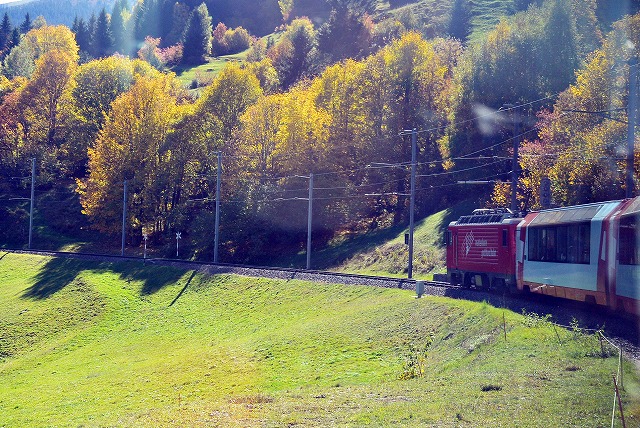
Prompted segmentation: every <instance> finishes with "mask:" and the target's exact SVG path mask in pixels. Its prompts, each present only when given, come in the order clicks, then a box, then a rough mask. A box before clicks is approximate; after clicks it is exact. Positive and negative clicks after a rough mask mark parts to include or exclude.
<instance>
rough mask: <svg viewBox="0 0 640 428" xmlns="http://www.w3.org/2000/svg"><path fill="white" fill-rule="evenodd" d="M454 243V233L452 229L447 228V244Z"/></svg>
mask: <svg viewBox="0 0 640 428" xmlns="http://www.w3.org/2000/svg"><path fill="white" fill-rule="evenodd" d="M452 244H453V233H451V231H450V230H447V245H449V246H451V245H452Z"/></svg>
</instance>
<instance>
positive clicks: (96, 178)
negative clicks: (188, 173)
mask: <svg viewBox="0 0 640 428" xmlns="http://www.w3.org/2000/svg"><path fill="white" fill-rule="evenodd" d="M177 90H178V84H177V82H176V81H175V80H174V77H173V76H170V75H160V76H158V77H155V78H149V77H140V78H139V79H138V80H137V81H136V83H135V84H134V85H133V86H132V87H131V89H130V90H129V91H127V92H126V93H124V94H122V95H121V96H119V97H118V98H117V99H116V100H115V101H114V102H113V104H112V110H111V112H110V114H109V115H108V116H107V119H106V121H105V124H104V127H103V129H102V130H101V131H100V133H99V135H98V139H97V141H96V144H95V147H94V148H91V149H89V176H88V178H87V179H86V180H81V181H78V192H79V193H80V197H81V198H80V200H81V204H82V207H83V212H84V213H85V214H87V215H88V216H89V217H90V218H91V220H92V222H93V225H94V227H96V228H97V229H98V230H101V231H103V232H106V233H113V234H115V233H117V232H118V231H119V230H120V226H119V223H120V220H119V219H120V216H121V210H122V191H123V190H122V183H123V181H124V180H125V179H126V180H128V183H129V190H130V199H129V201H130V207H131V208H130V210H129V211H128V213H129V216H128V218H127V222H128V223H129V224H130V226H132V227H133V228H134V229H135V231H137V233H140V229H141V227H142V226H143V225H146V224H151V225H154V224H158V225H161V227H164V225H166V223H165V221H164V220H165V219H166V214H167V210H171V209H172V208H173V207H172V206H171V205H170V197H171V194H170V192H169V191H168V189H167V187H166V186H167V181H166V177H164V176H163V172H164V171H166V170H169V169H170V167H169V165H170V164H171V162H172V157H171V152H170V151H166V150H165V148H164V143H165V142H166V141H167V138H168V136H169V135H170V134H171V132H173V127H174V126H175V124H176V123H177V122H178V121H179V119H180V117H181V114H182V113H181V109H180V107H179V106H178V103H177V98H176V95H177V92H176V91H177ZM129 230H131V228H130V229H129Z"/></svg>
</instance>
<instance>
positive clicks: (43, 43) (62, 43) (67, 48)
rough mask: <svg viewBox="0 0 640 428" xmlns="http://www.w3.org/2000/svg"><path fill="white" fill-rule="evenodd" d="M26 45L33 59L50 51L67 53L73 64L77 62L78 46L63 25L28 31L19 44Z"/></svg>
mask: <svg viewBox="0 0 640 428" xmlns="http://www.w3.org/2000/svg"><path fill="white" fill-rule="evenodd" d="M23 43H24V44H26V45H28V46H29V47H30V48H31V49H32V50H33V52H34V54H35V59H38V58H39V57H41V56H42V55H44V54H46V53H47V52H50V51H54V50H57V51H62V52H65V53H67V54H68V55H69V56H70V57H71V59H72V61H73V62H76V63H77V62H78V58H79V57H78V45H77V43H76V39H75V36H74V34H73V33H72V32H71V30H70V29H69V28H67V27H66V26H64V25H56V26H52V25H45V26H42V27H40V28H36V29H33V30H31V31H29V32H28V33H27V34H26V35H25V36H24V38H23V39H22V40H21V41H20V44H21V45H22V44H23Z"/></svg>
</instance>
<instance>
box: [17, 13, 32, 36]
mask: <svg viewBox="0 0 640 428" xmlns="http://www.w3.org/2000/svg"><path fill="white" fill-rule="evenodd" d="M32 28H33V25H32V24H31V18H29V13H27V14H26V15H25V16H24V21H22V24H20V32H21V33H22V34H27V33H28V32H29V31H31V29H32Z"/></svg>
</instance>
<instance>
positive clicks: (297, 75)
mask: <svg viewBox="0 0 640 428" xmlns="http://www.w3.org/2000/svg"><path fill="white" fill-rule="evenodd" d="M316 45H317V39H316V31H315V29H314V28H313V23H312V22H311V21H310V20H309V19H307V18H298V19H294V20H293V21H292V22H291V24H290V25H288V26H287V30H286V31H285V33H284V35H283V36H282V38H281V39H280V41H279V42H278V43H277V44H276V45H275V46H273V47H272V48H271V49H270V50H269V52H268V56H269V58H271V61H272V63H273V66H274V67H275V69H276V70H277V71H278V76H279V77H280V82H281V84H282V86H283V87H284V88H285V89H286V88H289V87H291V86H292V85H293V84H294V83H296V82H297V81H298V80H300V79H301V78H302V77H303V76H306V75H310V74H312V73H313V68H314V66H315V63H316Z"/></svg>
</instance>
